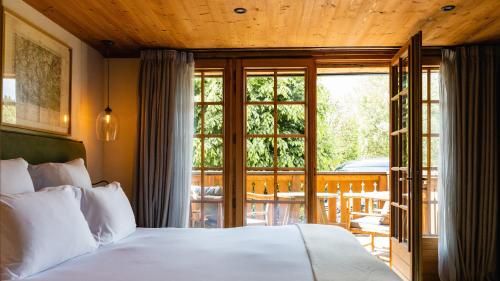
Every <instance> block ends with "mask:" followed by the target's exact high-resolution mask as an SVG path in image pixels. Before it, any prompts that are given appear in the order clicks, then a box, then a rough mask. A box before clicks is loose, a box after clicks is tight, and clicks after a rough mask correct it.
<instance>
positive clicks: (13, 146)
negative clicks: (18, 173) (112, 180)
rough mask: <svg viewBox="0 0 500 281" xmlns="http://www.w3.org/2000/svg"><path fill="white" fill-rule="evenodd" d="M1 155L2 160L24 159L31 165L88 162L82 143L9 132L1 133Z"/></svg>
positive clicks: (61, 138)
mask: <svg viewBox="0 0 500 281" xmlns="http://www.w3.org/2000/svg"><path fill="white" fill-rule="evenodd" d="M0 155H1V159H12V158H17V157H22V158H24V160H26V161H27V162H28V163H30V164H40V163H46V162H56V163H63V162H67V161H70V160H73V159H75V158H83V160H85V163H86V162H87V161H86V154H85V146H84V145H83V142H81V141H75V140H71V139H67V138H63V137H57V136H47V135H36V134H31V133H25V132H17V131H7V130H1V131H0Z"/></svg>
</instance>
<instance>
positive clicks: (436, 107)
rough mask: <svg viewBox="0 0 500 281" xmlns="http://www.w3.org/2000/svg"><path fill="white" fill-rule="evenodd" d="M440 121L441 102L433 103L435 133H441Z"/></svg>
mask: <svg viewBox="0 0 500 281" xmlns="http://www.w3.org/2000/svg"><path fill="white" fill-rule="evenodd" d="M440 122H441V116H440V112H439V103H433V104H431V131H432V133H433V134H439V127H440Z"/></svg>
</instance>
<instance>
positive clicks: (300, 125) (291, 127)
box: [278, 105, 305, 135]
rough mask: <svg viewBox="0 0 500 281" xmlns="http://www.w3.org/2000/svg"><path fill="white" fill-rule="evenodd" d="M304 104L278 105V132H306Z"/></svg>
mask: <svg viewBox="0 0 500 281" xmlns="http://www.w3.org/2000/svg"><path fill="white" fill-rule="evenodd" d="M304 116H305V109H304V105H278V134H301V135H302V134H304V128H305V119H304Z"/></svg>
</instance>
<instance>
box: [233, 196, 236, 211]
mask: <svg viewBox="0 0 500 281" xmlns="http://www.w3.org/2000/svg"><path fill="white" fill-rule="evenodd" d="M233 209H236V198H233Z"/></svg>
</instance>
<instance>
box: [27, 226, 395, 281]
mask: <svg viewBox="0 0 500 281" xmlns="http://www.w3.org/2000/svg"><path fill="white" fill-rule="evenodd" d="M308 233H309V234H308ZM304 235H308V237H304ZM318 235H319V236H318ZM319 238H320V239H321V240H323V239H326V240H329V242H328V241H326V242H328V243H326V244H325V245H327V247H328V249H324V248H325V247H323V246H322V244H321V241H316V240H319ZM336 241H338V242H336ZM335 243H342V248H341V249H340V248H339V249H336V248H337V246H336V245H339V244H335ZM308 244H310V245H309V246H310V247H308ZM345 249H353V251H350V252H351V253H354V254H351V255H345V253H346V251H345ZM337 250H341V251H337ZM340 252H342V253H340ZM330 253H331V255H330ZM343 253H344V254H343ZM344 256H346V257H348V258H345V257H344ZM311 261H313V262H311ZM358 261H362V262H361V263H360V262H358ZM332 263H333V264H339V265H340V267H339V266H337V267H335V266H333V267H331V266H330V265H331V264H332ZM346 264H350V266H348V267H346V266H342V265H346ZM365 268H367V270H365ZM374 269H376V270H374ZM335 271H339V272H340V274H339V275H336V272H335ZM350 272H352V273H353V274H349V273H350ZM346 275H349V276H350V277H351V278H347V279H348V280H363V281H367V280H399V278H397V277H395V275H394V274H393V273H392V272H391V271H390V269H389V268H388V267H387V266H385V265H384V264H383V263H382V262H380V261H378V260H377V259H376V258H375V257H373V256H371V255H370V254H369V253H368V252H366V251H365V250H364V249H363V248H362V247H361V246H360V245H359V243H357V241H356V240H355V239H354V237H353V236H352V235H351V234H350V233H348V232H347V231H345V230H344V229H341V228H338V227H332V226H318V225H316V226H313V225H311V226H308V225H304V226H301V227H299V226H296V225H290V226H277V227H260V226H253V227H251V226H249V227H240V228H228V229H176V228H163V229H147V228H138V229H137V231H136V232H135V233H133V234H132V235H131V236H129V237H127V238H125V239H123V240H121V241H119V242H117V243H115V244H113V245H108V246H104V247H101V248H100V249H98V250H97V251H95V252H93V253H90V254H86V255H82V256H80V257H76V258H74V259H71V260H69V261H66V262H64V263H62V264H60V265H58V266H55V267H53V268H51V269H48V270H46V271H44V272H40V273H38V274H36V275H34V276H32V277H30V278H27V279H24V280H37V281H49V280H50V281H63V280H64V281H68V280H70V281H88V280H92V281H99V280H106V281H112V280H120V281H132V280H133V281H138V280H145V281H160V280H161V281H168V280H175V281H187V280H189V281H196V280H217V281H226V280H227V281H229V280H231V281H234V280H239V281H246V280H248V281H250V280H251V281H256V280H266V281H273V280H280V281H284V280H287V281H294V280H297V281H309V280H311V281H313V280H318V281H322V280H346V279H345V278H346ZM351 275H352V276H351ZM336 276H337V277H336ZM367 276H368V277H369V278H367ZM388 276H389V277H391V278H389V279H387V277H388ZM358 277H359V278H358ZM380 277H383V278H384V279H381V278H380Z"/></svg>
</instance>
